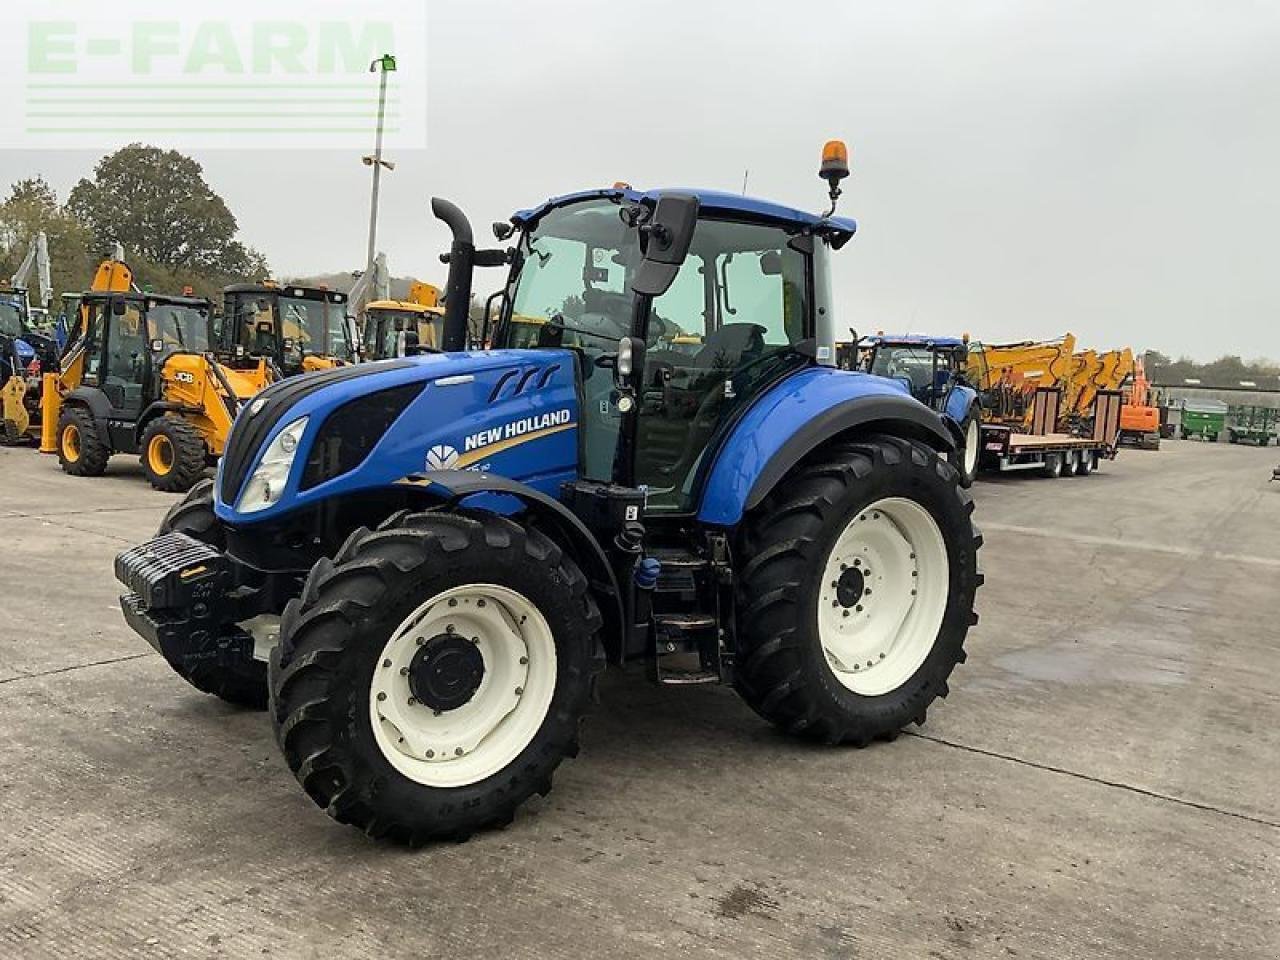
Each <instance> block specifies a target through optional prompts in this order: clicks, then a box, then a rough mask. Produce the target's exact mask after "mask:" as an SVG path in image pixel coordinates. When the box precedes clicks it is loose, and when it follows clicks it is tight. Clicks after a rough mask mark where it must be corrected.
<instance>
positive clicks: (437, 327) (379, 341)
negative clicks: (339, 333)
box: [361, 300, 444, 360]
mask: <svg viewBox="0 0 1280 960" xmlns="http://www.w3.org/2000/svg"><path fill="white" fill-rule="evenodd" d="M443 324H444V310H443V308H441V307H435V306H426V305H424V304H421V303H414V302H411V301H408V300H374V301H373V302H372V303H370V304H369V305H368V306H366V307H365V316H364V337H363V341H362V348H361V356H362V357H363V358H364V359H365V360H387V359H390V358H392V357H405V356H413V355H414V354H417V353H429V352H431V351H434V350H439V349H440V342H441V331H442V327H443Z"/></svg>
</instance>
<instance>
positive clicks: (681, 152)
mask: <svg viewBox="0 0 1280 960" xmlns="http://www.w3.org/2000/svg"><path fill="white" fill-rule="evenodd" d="M263 6H264V7H267V6H269V4H263ZM429 25H430V57H431V62H430V65H429V73H428V78H429V79H428V83H429V87H428V92H429V96H428V102H429V113H428V122H429V143H428V147H427V149H426V150H425V151H418V150H415V151H407V150H403V149H397V145H396V143H395V139H394V137H392V138H390V140H389V142H388V145H387V152H388V155H389V156H391V157H392V158H393V159H395V160H396V162H397V168H396V170H395V171H394V172H393V173H390V174H389V175H387V177H386V178H385V179H384V193H383V206H382V215H381V231H380V236H379V247H380V249H383V250H385V251H386V252H387V254H388V257H389V260H390V265H391V269H392V272H393V273H396V274H413V275H416V276H419V277H420V278H422V279H426V280H433V281H436V282H443V275H444V268H443V267H441V266H440V265H439V263H438V262H437V261H436V254H437V253H438V252H439V251H440V250H442V249H444V247H445V246H446V245H447V237H446V235H445V231H444V230H443V229H441V228H440V227H439V226H438V225H437V224H436V223H435V222H434V221H432V220H431V219H430V217H429V215H428V212H427V201H428V197H429V196H430V195H431V194H433V193H435V194H440V195H443V196H446V197H449V198H451V199H453V200H455V201H456V202H458V203H460V204H461V205H462V206H463V208H464V209H465V210H467V211H468V212H469V213H470V215H471V217H472V220H473V222H474V223H475V224H476V225H477V227H484V228H485V229H484V236H486V237H487V236H488V230H487V224H488V223H489V222H490V221H492V220H495V219H502V218H505V217H506V216H508V215H509V214H510V213H511V211H512V210H514V209H517V208H519V207H522V206H527V205H529V204H531V203H534V202H536V201H538V200H540V199H542V198H544V197H547V196H550V195H554V194H557V193H563V192H566V191H569V190H573V189H578V188H583V187H594V186H606V185H608V184H611V183H612V182H613V181H615V180H619V179H621V180H627V181H629V182H631V183H632V184H634V185H636V186H640V187H660V186H707V187H714V188H720V189H730V190H739V189H741V186H742V179H743V172H744V170H747V169H749V170H750V180H749V185H748V191H749V192H750V193H752V194H756V195H759V196H763V197H767V198H770V199H774V200H778V201H781V202H784V203H789V204H793V205H797V206H802V207H806V208H814V209H816V208H820V207H821V206H822V204H823V200H824V187H823V185H822V184H821V182H820V181H819V180H818V179H817V178H816V176H815V172H816V169H817V161H818V154H819V150H820V148H821V145H822V142H823V141H824V140H826V139H827V138H830V137H841V138H844V139H846V140H847V141H848V143H849V144H850V147H851V149H852V151H853V176H852V178H851V179H850V180H849V181H847V188H846V191H845V197H844V199H843V201H842V204H841V212H843V213H845V214H848V215H851V216H853V217H855V218H856V219H857V220H858V222H859V226H860V229H859V233H858V236H857V237H856V238H855V239H854V241H853V242H852V243H850V244H849V245H848V246H847V247H845V248H844V250H842V251H841V252H840V253H839V254H838V255H837V257H836V264H837V266H836V270H837V273H836V292H837V296H838V300H839V311H840V316H841V323H842V325H851V326H855V327H857V328H858V330H859V331H872V330H875V329H879V328H883V329H886V330H905V329H910V330H912V331H918V332H936V333H958V332H961V331H969V332H970V333H972V335H973V336H975V337H977V338H980V339H985V340H989V341H999V340H1009V339H1022V338H1042V337H1052V336H1056V335H1058V334H1061V333H1063V332H1065V331H1068V330H1070V331H1072V332H1073V333H1075V334H1076V336H1077V339H1078V341H1079V342H1080V343H1081V344H1087V345H1092V346H1097V347H1108V346H1113V345H1122V344H1123V345H1132V346H1134V347H1136V348H1139V349H1147V348H1151V349H1159V350H1163V351H1165V352H1169V353H1173V354H1182V353H1187V354H1191V355H1193V356H1196V357H1198V358H1202V359H1209V358H1212V357H1216V356H1217V355H1219V354H1222V353H1237V354H1241V355H1243V356H1244V357H1245V358H1246V359H1249V358H1254V357H1259V356H1269V357H1273V358H1280V342H1277V340H1278V338H1280V333H1278V332H1277V320H1280V263H1278V262H1277V261H1280V244H1277V242H1276V238H1275V231H1276V228H1277V223H1278V222H1280V217H1278V216H1277V214H1280V190H1278V189H1277V179H1278V178H1280V4H1277V3H1274V2H1270V3H1264V2H1258V3H1250V2H1225V0H1219V2H1210V0H1205V2H1201V3H1183V2H1160V3H1157V2H1155V0H1147V2H1121V0H1104V2H1066V0H1056V2H1031V0H1010V2H996V0H991V2H963V3H962V2H954V0H950V2H948V0H939V2H917V0H895V2H889V0H884V2H876V3H872V2H865V0H840V2H836V0H826V2H823V3H816V2H808V0H772V2H744V0H734V2H720V0H715V2H712V0H679V2H669V0H646V2H644V3H636V2H626V3H624V2H622V0H599V2H594V3H593V2H585V0H578V2H568V0H538V2H528V0H431V2H430V4H429ZM395 79H396V78H393V82H395ZM371 82H372V81H371ZM193 152H194V153H195V155H196V156H197V158H198V159H199V160H200V162H201V163H202V164H203V165H204V169H205V173H206V176H207V178H208V180H209V181H210V183H211V184H212V186H213V187H214V189H215V190H217V191H218V192H219V193H221V194H222V195H223V196H224V197H225V198H226V199H227V201H228V203H229V204H230V206H231V208H232V210H233V211H234V212H235V214H236V215H237V217H238V218H239V221H240V225H241V228H242V236H243V239H244V240H245V241H246V242H248V243H249V244H251V245H253V246H255V247H258V248H259V249H261V250H262V251H264V252H265V253H266V255H267V257H268V258H269V260H270V262H271V264H272V265H273V267H274V268H275V270H276V272H277V273H278V274H280V275H282V276H285V275H289V274H294V273H318V272H326V271H332V270H349V269H356V268H358V267H360V266H361V264H362V260H363V258H364V247H365V237H366V229H367V216H368V171H367V168H365V167H363V166H361V165H360V163H359V160H358V154H357V153H346V152H337V151H323V152H316V151H280V152H270V153H268V152H252V151H250V152H239V151H224V150H205V151H193ZM96 159H97V154H96V153H90V152H83V151H65V152H56V153H55V152H40V153H36V152H32V151H0V184H7V183H9V182H12V181H13V180H15V179H17V178H19V177H23V176H28V175H31V174H35V173H42V174H43V175H44V176H46V177H47V178H48V179H49V180H50V181H51V182H52V183H53V185H54V186H55V188H56V189H57V190H58V191H59V193H60V194H61V195H62V196H64V197H65V195H66V192H67V191H68V190H69V189H70V187H71V186H72V185H73V184H74V183H75V181H76V180H77V179H78V178H79V177H81V176H85V175H87V174H88V173H89V171H90V168H91V167H92V164H93V162H94V161H95V160H96ZM493 285H494V284H493V282H492V280H491V278H489V277H482V278H481V280H480V283H479V284H478V286H479V287H480V288H481V289H487V288H490V287H492V286H493Z"/></svg>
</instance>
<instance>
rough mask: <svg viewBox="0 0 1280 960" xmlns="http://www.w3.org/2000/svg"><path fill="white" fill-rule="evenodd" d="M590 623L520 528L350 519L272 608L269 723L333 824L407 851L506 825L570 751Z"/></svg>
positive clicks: (591, 605) (555, 567)
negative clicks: (276, 612) (351, 524)
mask: <svg viewBox="0 0 1280 960" xmlns="http://www.w3.org/2000/svg"><path fill="white" fill-rule="evenodd" d="M600 625H601V617H600V613H599V611H598V610H597V608H596V604H595V601H594V600H593V599H592V596H591V594H590V592H589V589H588V584H587V580H586V577H585V576H583V574H582V572H581V571H580V570H579V569H578V567H577V566H576V565H575V564H574V563H573V561H572V560H571V559H570V558H569V557H568V556H566V555H565V554H564V553H563V552H562V551H561V550H560V548H559V547H558V546H557V545H556V544H555V543H554V542H553V541H552V540H550V539H549V538H547V537H546V536H545V535H543V534H542V533H540V532H539V531H537V530H536V529H533V528H527V527H524V526H522V525H520V524H518V523H515V522H513V521H512V520H509V519H506V518H503V517H498V516H493V515H487V514H461V513H457V514H447V513H422V514H411V515H406V516H400V517H396V518H393V519H392V520H391V521H388V522H387V523H385V524H383V525H382V527H380V528H379V529H378V530H377V531H375V532H370V531H368V530H365V529H361V530H357V531H356V532H355V533H353V534H352V535H351V537H350V538H348V540H347V542H346V544H345V545H344V546H343V548H342V550H341V551H340V552H339V554H338V556H337V558H336V560H335V561H332V562H331V561H329V560H321V561H320V562H319V563H317V564H316V566H315V567H314V568H313V569H312V571H311V574H310V576H309V577H308V578H307V582H306V585H305V586H304V588H303V593H302V597H301V598H300V599H297V600H293V601H291V602H290V603H289V605H288V607H287V608H286V609H285V614H284V619H283V621H282V622H281V632H280V644H279V646H277V647H276V649H275V651H274V653H273V654H272V658H271V667H270V688H271V719H272V722H273V724H274V726H275V731H276V739H277V741H278V742H279V744H280V747H281V749H282V750H283V752H284V756H285V761H286V762H287V763H288V765H289V768H290V769H291V770H292V771H293V773H294V775H295V776H296V777H297V778H298V781H299V783H301V784H302V787H303V789H304V790H306V792H307V794H308V795H309V796H310V797H311V799H312V800H314V801H315V802H316V803H317V804H318V805H319V806H320V807H321V808H323V809H324V810H325V812H327V813H328V814H329V815H330V816H331V817H333V818H334V819H335V820H338V821H339V822H342V823H348V824H352V825H353V826H356V827H359V828H360V829H361V830H363V831H364V832H365V833H367V834H369V835H370V836H374V837H386V838H388V839H391V840H394V841H396V842H399V843H405V844H409V845H411V846H416V845H419V844H421V843H425V842H427V841H429V840H437V839H453V840H462V839H466V838H467V837H468V836H469V835H470V834H471V833H473V832H474V831H476V830H479V829H482V828H485V827H489V826H501V825H505V824H507V823H509V822H510V821H511V820H512V818H513V817H514V815H515V811H516V809H517V808H518V807H519V806H520V805H521V804H522V803H523V802H524V801H525V800H527V799H528V798H529V797H530V796H532V795H533V794H534V793H541V794H545V793H546V792H547V791H548V790H550V789H551V776H552V773H553V772H554V771H555V769H556V767H558V766H559V764H560V762H561V760H563V759H564V758H565V757H571V756H574V755H576V753H577V750H578V723H579V721H580V720H581V719H582V717H583V715H584V713H585V712H586V708H587V703H588V700H589V699H590V698H589V693H590V688H591V682H592V677H593V675H594V674H595V672H596V671H597V670H598V669H599V668H600V667H601V666H602V665H603V661H602V659H601V658H600V657H599V656H598V650H599V641H598V637H597V633H598V631H599V629H600Z"/></svg>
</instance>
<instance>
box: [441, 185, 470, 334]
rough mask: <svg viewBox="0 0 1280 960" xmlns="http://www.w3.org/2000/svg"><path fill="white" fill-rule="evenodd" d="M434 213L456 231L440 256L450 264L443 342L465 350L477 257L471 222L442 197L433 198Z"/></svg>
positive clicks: (446, 283) (446, 287) (446, 290)
mask: <svg viewBox="0 0 1280 960" xmlns="http://www.w3.org/2000/svg"><path fill="white" fill-rule="evenodd" d="M431 213H432V214H433V215H434V216H435V217H436V219H438V220H442V221H444V223H445V224H446V225H447V226H448V227H449V230H450V231H451V232H452V233H453V243H452V244H450V245H449V252H448V254H446V256H445V257H441V259H442V260H444V261H445V262H446V263H448V264H449V277H448V279H447V280H446V281H445V302H444V331H443V336H442V337H441V341H442V342H441V344H440V346H441V349H443V350H445V351H446V352H448V351H455V350H465V349H466V348H467V320H468V317H467V314H468V311H469V310H470V308H471V274H472V271H473V268H474V267H475V258H476V246H475V242H474V236H473V234H472V232H471V223H470V221H468V220H467V215H466V214H465V213H463V212H462V211H461V210H460V209H459V208H458V206H457V205H456V204H453V203H451V202H449V201H448V200H445V199H444V198H443V197H432V198H431Z"/></svg>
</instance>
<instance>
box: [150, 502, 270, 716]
mask: <svg viewBox="0 0 1280 960" xmlns="http://www.w3.org/2000/svg"><path fill="white" fill-rule="evenodd" d="M175 530H176V531H178V532H180V533H185V534H186V535H187V536H189V537H192V538H194V539H196V540H199V541H200V542H201V543H207V544H209V545H210V546H211V547H218V548H222V547H224V546H226V541H227V534H226V530H225V528H224V527H223V526H222V522H221V521H220V520H219V519H218V518H217V516H216V515H215V514H214V512H213V481H212V480H203V481H201V482H200V483H197V484H196V485H195V486H194V487H192V488H191V490H190V491H188V493H187V495H186V497H184V498H183V500H182V501H181V502H180V503H176V504H174V505H173V506H172V507H170V508H169V512H168V513H166V514H165V516H164V519H163V520H161V521H160V529H159V530H158V531H157V533H158V534H165V533H172V532H174V531H175ZM160 652H161V654H162V655H163V656H164V659H165V662H166V663H168V664H169V666H170V667H172V668H173V671H174V673H176V674H177V675H178V676H180V677H181V678H182V679H183V680H185V681H187V683H189V684H191V686H193V687H195V688H196V689H197V690H199V691H200V692H201V693H208V694H212V695H213V696H215V697H218V698H220V699H222V700H225V701H227V703H234V704H235V705H236V706H240V707H249V708H251V709H254V710H262V709H265V708H266V706H267V665H266V663H265V662H264V661H262V660H257V659H255V658H254V656H253V642H252V638H251V637H249V636H248V635H247V634H245V633H244V632H243V631H241V630H240V629H239V628H229V629H228V630H227V631H226V632H225V633H224V634H223V635H221V636H216V637H209V638H208V639H207V640H206V641H204V642H203V643H202V644H201V645H200V646H199V648H198V649H196V650H194V651H193V650H191V649H190V648H189V647H188V646H186V645H184V646H183V647H182V648H181V649H179V648H178V647H176V646H172V645H171V646H168V647H167V648H162V649H161V651H160Z"/></svg>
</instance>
